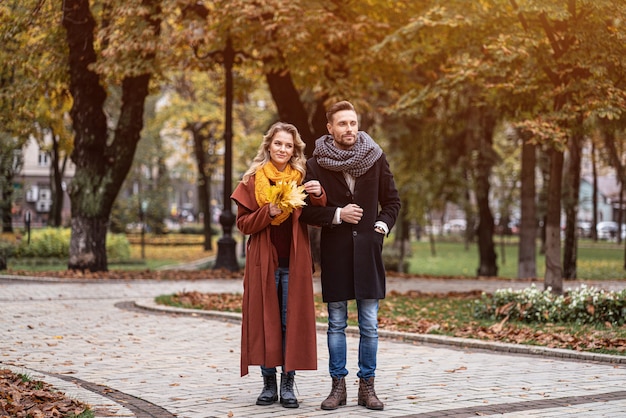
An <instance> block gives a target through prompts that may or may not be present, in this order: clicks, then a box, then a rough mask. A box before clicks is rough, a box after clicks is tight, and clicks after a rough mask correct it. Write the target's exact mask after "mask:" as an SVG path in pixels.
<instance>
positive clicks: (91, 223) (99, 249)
mask: <svg viewBox="0 0 626 418" xmlns="http://www.w3.org/2000/svg"><path fill="white" fill-rule="evenodd" d="M71 225H72V237H71V239H70V259H69V263H68V269H69V270H90V271H106V270H107V252H106V235H107V226H108V218H86V217H80V216H72V221H71ZM102 237H104V238H102ZM83 266H88V268H84V267H83Z"/></svg>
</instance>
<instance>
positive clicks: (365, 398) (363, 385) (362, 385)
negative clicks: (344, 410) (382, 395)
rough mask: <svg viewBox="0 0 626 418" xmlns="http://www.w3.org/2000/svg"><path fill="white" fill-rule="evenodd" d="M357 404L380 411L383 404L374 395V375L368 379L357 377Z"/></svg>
mask: <svg viewBox="0 0 626 418" xmlns="http://www.w3.org/2000/svg"><path fill="white" fill-rule="evenodd" d="M358 403H359V405H361V406H364V407H366V408H367V409H375V410H377V411H382V410H383V408H384V407H385V405H384V404H383V403H382V402H381V401H380V399H378V396H376V391H375V390H374V376H372V377H370V378H369V379H363V378H361V379H359V401H358Z"/></svg>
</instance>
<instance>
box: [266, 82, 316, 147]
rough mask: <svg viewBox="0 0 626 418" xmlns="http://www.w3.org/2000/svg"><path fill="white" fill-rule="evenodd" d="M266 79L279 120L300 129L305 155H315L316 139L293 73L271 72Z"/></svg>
mask: <svg viewBox="0 0 626 418" xmlns="http://www.w3.org/2000/svg"><path fill="white" fill-rule="evenodd" d="M265 79H266V81H267V85H268V87H269V89H270V92H271V94H272V98H273V99H274V103H275V104H276V108H277V109H278V118H279V119H280V120H281V121H283V122H287V123H291V124H293V125H294V126H295V127H296V128H298V132H299V133H300V136H301V137H302V140H303V141H304V143H305V144H306V148H305V150H304V153H305V155H308V156H311V155H313V149H314V148H315V139H316V138H315V137H314V136H313V132H312V131H311V127H310V125H309V116H308V114H307V111H306V109H305V108H304V105H303V104H302V100H301V99H300V95H299V94H298V91H297V90H296V86H295V85H294V83H293V80H292V78H291V73H290V72H289V71H287V70H283V71H271V72H269V73H266V74H265Z"/></svg>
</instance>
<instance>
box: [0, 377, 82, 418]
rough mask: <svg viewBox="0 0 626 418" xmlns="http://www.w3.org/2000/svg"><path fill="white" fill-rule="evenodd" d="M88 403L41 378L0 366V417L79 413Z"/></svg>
mask: <svg viewBox="0 0 626 418" xmlns="http://www.w3.org/2000/svg"><path fill="white" fill-rule="evenodd" d="M87 409H88V407H87V405H85V404H83V403H81V402H79V401H76V400H74V399H69V398H67V397H66V396H65V395H64V394H63V393H61V392H56V391H55V390H53V389H52V386H51V385H49V384H47V383H45V382H41V381H37V380H30V379H25V378H23V376H22V375H19V374H16V373H13V372H12V371H10V370H7V369H0V417H2V418H4V417H16V418H21V417H24V418H27V417H28V418H56V417H69V416H76V417H77V416H80V415H81V414H83V413H84V412H85V411H86V410H87Z"/></svg>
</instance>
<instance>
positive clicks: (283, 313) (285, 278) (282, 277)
mask: <svg viewBox="0 0 626 418" xmlns="http://www.w3.org/2000/svg"><path fill="white" fill-rule="evenodd" d="M274 278H275V279H276V291H277V292H278V305H279V309H280V320H281V322H282V325H283V353H284V352H285V330H286V329H287V295H288V293H289V267H279V268H278V269H277V270H276V272H275V273H274ZM283 373H286V371H285V370H283ZM261 374H262V375H263V376H270V375H274V374H276V367H265V366H261ZM288 374H295V372H294V371H290V372H289V373H288Z"/></svg>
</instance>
